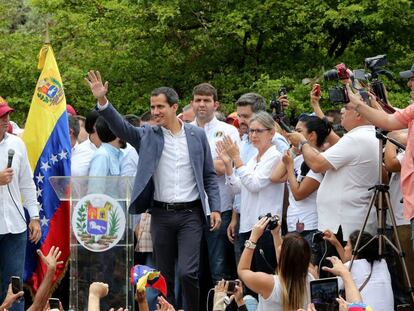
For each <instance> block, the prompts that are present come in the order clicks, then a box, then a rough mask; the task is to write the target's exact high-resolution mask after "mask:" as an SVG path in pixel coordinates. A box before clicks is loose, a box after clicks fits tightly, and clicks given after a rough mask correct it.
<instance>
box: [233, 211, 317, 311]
mask: <svg viewBox="0 0 414 311" xmlns="http://www.w3.org/2000/svg"><path fill="white" fill-rule="evenodd" d="M268 224H269V219H268V218H267V217H263V218H262V219H260V220H259V222H257V223H256V224H255V225H254V227H253V229H252V231H251V234H250V238H249V241H250V243H249V244H250V246H248V247H245V249H244V251H243V253H242V256H241V258H240V262H239V266H238V268H237V272H238V274H239V277H240V279H241V280H242V281H243V282H244V283H245V284H246V286H247V287H249V288H250V289H251V290H252V291H254V292H256V293H258V294H259V304H258V307H257V310H258V311H266V310H273V311H290V310H297V309H301V308H303V309H305V310H306V306H307V305H308V303H309V302H310V294H309V282H310V281H311V280H312V279H313V278H312V276H311V275H310V274H309V273H308V267H309V262H310V257H311V251H310V247H309V244H308V243H307V242H306V241H305V239H303V238H302V237H301V236H300V235H297V234H294V233H293V234H287V235H286V236H285V238H284V239H283V243H282V238H281V236H280V224H279V225H278V226H277V227H276V228H275V229H273V230H272V231H271V234H272V236H273V241H274V246H275V249H276V256H277V258H278V268H277V275H272V274H267V273H263V272H253V271H252V270H251V268H250V266H251V262H252V258H253V252H254V249H255V247H256V244H257V243H258V241H260V238H261V236H262V235H263V233H264V232H265V228H266V227H267V225H268Z"/></svg>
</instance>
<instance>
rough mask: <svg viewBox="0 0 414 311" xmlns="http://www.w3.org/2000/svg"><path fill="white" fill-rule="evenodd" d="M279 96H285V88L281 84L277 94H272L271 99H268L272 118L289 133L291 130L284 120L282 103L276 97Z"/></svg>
mask: <svg viewBox="0 0 414 311" xmlns="http://www.w3.org/2000/svg"><path fill="white" fill-rule="evenodd" d="M280 96H287V90H286V88H285V87H284V86H282V87H281V88H280V89H279V91H278V93H277V96H276V94H273V96H272V99H271V100H270V110H271V112H272V117H273V120H275V121H276V122H277V123H278V124H279V125H280V127H281V128H282V129H283V130H285V131H286V132H288V133H291V132H292V130H291V128H290V127H289V125H288V123H287V122H286V121H285V112H284V108H283V105H282V103H281V102H280V100H279V99H278V98H279V97H280Z"/></svg>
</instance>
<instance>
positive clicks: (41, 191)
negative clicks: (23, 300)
mask: <svg viewBox="0 0 414 311" xmlns="http://www.w3.org/2000/svg"><path fill="white" fill-rule="evenodd" d="M38 69H40V70H41V74H40V77H39V80H38V81H37V85H36V89H35V91H34V94H33V98H32V102H31V105H30V110H29V115H28V117H27V121H26V126H25V131H24V134H23V140H24V142H25V144H26V147H27V153H28V156H29V161H30V165H31V167H32V170H33V175H34V182H35V184H36V189H37V200H38V201H39V203H40V224H41V229H42V239H41V240H40V242H39V244H38V245H33V244H32V243H28V244H27V250H26V264H25V273H24V279H25V282H27V283H28V284H29V285H30V286H31V288H32V289H33V290H34V291H37V289H38V288H39V286H40V283H41V282H42V279H43V277H44V275H45V273H46V266H45V265H44V264H43V263H42V262H41V260H39V258H38V256H37V255H36V252H35V250H36V249H38V248H40V249H41V250H42V252H43V254H47V253H48V252H49V249H50V248H51V246H58V247H59V248H60V250H61V251H62V255H61V257H60V258H61V260H63V261H65V265H63V266H61V267H58V268H57V271H56V274H55V278H56V280H58V279H60V278H61V277H63V275H64V271H65V270H66V269H65V268H66V263H67V260H68V258H69V253H70V245H69V232H70V209H69V203H68V202H60V200H59V198H58V197H57V195H56V193H55V192H54V190H53V188H52V186H51V184H50V183H49V177H50V176H70V155H71V145H70V138H69V125H68V116H67V113H66V99H65V93H64V90H63V83H62V78H61V76H60V73H59V69H58V66H57V63H56V59H55V56H54V54H53V50H52V47H51V46H50V45H49V44H46V45H44V46H43V47H42V49H41V50H40V53H39V63H38Z"/></svg>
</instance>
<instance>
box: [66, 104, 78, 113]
mask: <svg viewBox="0 0 414 311" xmlns="http://www.w3.org/2000/svg"><path fill="white" fill-rule="evenodd" d="M66 111H67V112H68V113H69V114H70V115H72V116H76V110H75V108H73V106H72V105H69V104H67V105H66Z"/></svg>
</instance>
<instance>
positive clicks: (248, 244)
mask: <svg viewBox="0 0 414 311" xmlns="http://www.w3.org/2000/svg"><path fill="white" fill-rule="evenodd" d="M244 247H245V248H249V249H255V248H256V243H254V242H252V241H250V240H246V242H244Z"/></svg>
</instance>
